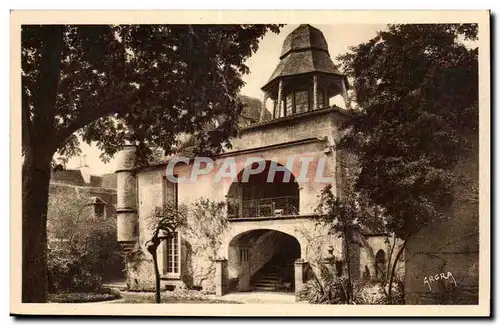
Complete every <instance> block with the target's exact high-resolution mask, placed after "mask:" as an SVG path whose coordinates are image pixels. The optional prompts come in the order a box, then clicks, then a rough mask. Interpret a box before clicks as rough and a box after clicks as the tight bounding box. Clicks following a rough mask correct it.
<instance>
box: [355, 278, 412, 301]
mask: <svg viewBox="0 0 500 326" xmlns="http://www.w3.org/2000/svg"><path fill="white" fill-rule="evenodd" d="M387 293H388V285H385V286H384V285H383V284H382V283H379V282H377V283H370V282H365V283H358V284H356V285H355V286H354V303H356V304H364V305H376V304H404V291H403V288H402V284H401V283H400V282H396V283H394V284H393V288H392V296H391V298H389V297H388V294H387Z"/></svg>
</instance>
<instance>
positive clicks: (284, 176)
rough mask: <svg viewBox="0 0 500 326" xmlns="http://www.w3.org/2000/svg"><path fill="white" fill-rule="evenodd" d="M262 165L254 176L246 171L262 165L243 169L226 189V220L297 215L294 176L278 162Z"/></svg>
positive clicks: (297, 203)
mask: <svg viewBox="0 0 500 326" xmlns="http://www.w3.org/2000/svg"><path fill="white" fill-rule="evenodd" d="M263 163H264V164H265V166H264V167H263V170H262V172H260V173H257V174H253V173H251V172H250V173H249V171H250V170H253V171H256V170H257V168H258V165H259V164H262V162H255V163H253V164H251V165H249V166H247V167H245V168H244V169H243V170H242V171H240V173H239V174H238V177H237V180H235V181H234V182H233V183H232V184H231V186H230V187H229V191H228V194H227V196H226V197H227V204H228V218H229V219H234V218H255V217H273V216H294V215H299V214H300V211H299V203H300V197H299V185H298V183H297V181H296V180H295V177H294V175H293V174H292V173H291V171H289V170H288V169H286V168H285V167H284V166H283V165H281V164H279V163H275V162H274V164H272V162H271V161H263ZM273 165H274V167H275V168H273ZM245 171H246V172H245ZM245 173H246V176H245Z"/></svg>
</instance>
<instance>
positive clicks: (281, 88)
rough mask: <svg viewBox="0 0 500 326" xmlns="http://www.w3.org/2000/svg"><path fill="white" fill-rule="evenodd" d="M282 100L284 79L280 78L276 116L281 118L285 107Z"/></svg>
mask: <svg viewBox="0 0 500 326" xmlns="http://www.w3.org/2000/svg"><path fill="white" fill-rule="evenodd" d="M282 102H283V81H282V80H281V79H280V81H279V84H278V105H277V107H278V110H277V111H278V116H277V117H274V118H281V117H283V116H284V114H283V111H284V107H283V103H282Z"/></svg>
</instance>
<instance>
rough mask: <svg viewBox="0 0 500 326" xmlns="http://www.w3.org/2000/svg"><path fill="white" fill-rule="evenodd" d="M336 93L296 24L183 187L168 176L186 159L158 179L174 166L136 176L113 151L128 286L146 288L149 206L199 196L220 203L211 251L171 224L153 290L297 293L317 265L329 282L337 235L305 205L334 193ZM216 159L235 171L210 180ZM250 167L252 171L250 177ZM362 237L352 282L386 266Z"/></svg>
mask: <svg viewBox="0 0 500 326" xmlns="http://www.w3.org/2000/svg"><path fill="white" fill-rule="evenodd" d="M347 88H348V85H347V79H346V77H345V76H344V75H343V74H342V73H341V72H340V71H339V70H338V69H337V68H336V67H335V65H334V63H333V62H332V59H331V58H330V54H329V51H328V45H327V42H326V40H325V37H324V36H323V34H322V32H321V31H320V30H318V29H317V28H314V27H312V26H310V25H300V26H299V27H298V28H297V29H295V30H294V31H293V32H291V33H290V34H289V35H288V36H287V37H286V39H285V41H284V44H283V47H282V52H281V56H280V62H279V65H278V66H277V67H276V69H275V71H274V72H273V73H272V74H271V77H270V78H269V81H268V82H267V83H266V84H265V85H263V86H262V91H263V93H264V101H263V103H262V108H261V110H259V111H260V113H259V117H258V119H246V120H245V121H246V122H245V125H244V126H243V127H242V128H241V130H240V135H239V137H238V138H235V139H232V140H231V143H232V145H233V147H232V148H231V149H227V150H226V151H224V152H223V153H221V154H219V155H217V156H215V157H214V162H215V164H214V169H213V170H212V171H211V172H210V173H206V174H203V175H200V176H199V177H198V178H197V179H196V181H195V182H180V181H179V182H172V181H171V180H170V178H169V174H168V173H171V174H172V175H174V176H175V178H177V179H178V180H180V179H183V178H189V176H190V175H191V173H193V166H194V162H195V160H188V161H183V162H177V163H176V164H175V166H174V167H173V170H172V171H170V172H167V170H168V169H167V168H168V166H169V163H171V162H172V161H173V160H175V159H176V158H175V157H161V158H160V159H158V160H157V161H156V162H152V163H151V164H150V165H149V166H148V167H146V168H141V169H137V168H136V167H135V166H134V162H135V149H134V147H133V146H128V147H125V148H124V149H123V151H121V152H120V153H119V154H118V157H117V162H118V163H117V166H118V168H117V171H116V174H117V185H118V198H117V212H118V213H117V214H118V216H117V221H118V240H119V241H120V243H122V246H123V248H124V250H126V251H127V252H129V257H130V258H129V261H128V264H129V266H128V268H129V269H128V286H129V288H131V289H134V288H135V289H151V288H152V287H153V284H154V278H153V277H154V274H153V270H152V265H151V261H150V260H149V259H148V257H149V256H148V254H147V253H146V251H145V249H144V244H145V242H146V241H147V240H148V239H149V236H150V229H149V228H148V225H149V224H150V223H149V221H148V218H150V216H151V215H150V214H151V211H152V210H153V209H154V207H159V206H162V205H163V204H164V203H166V202H169V201H173V202H175V203H179V204H180V203H182V204H188V205H189V204H191V203H194V202H196V201H197V200H198V199H200V198H206V199H209V200H212V201H215V202H225V203H227V212H226V213H225V214H221V216H220V219H227V221H228V226H227V229H226V230H225V232H223V233H221V234H220V235H219V237H218V238H219V243H220V246H219V247H218V248H217V255H216V257H211V259H208V258H207V257H206V256H196V255H194V254H193V253H192V252H190V248H191V247H192V242H193V241H196V239H193V238H190V237H189V236H186V234H183V230H182V228H181V229H180V230H178V232H177V233H176V235H175V236H174V237H173V238H171V239H168V241H164V246H163V247H160V248H159V265H160V273H161V279H162V285H163V286H167V285H169V284H170V285H172V284H174V285H175V284H176V285H181V284H182V285H183V284H185V285H187V286H197V287H202V288H204V289H215V291H216V293H218V294H224V293H227V292H230V291H251V290H279V291H298V290H299V289H300V288H301V287H302V286H303V284H304V282H305V281H307V279H308V278H310V277H311V273H314V272H317V271H316V268H317V267H318V264H326V263H327V264H330V265H332V268H333V269H334V270H336V271H337V272H338V273H339V274H341V273H342V272H343V269H344V268H345V264H344V262H345V257H344V256H345V255H344V252H343V249H342V248H343V246H342V239H341V238H339V237H337V236H335V235H330V234H328V232H327V230H326V229H325V228H324V227H321V226H319V225H318V224H317V220H318V219H317V215H316V214H315V208H316V206H317V204H318V195H319V194H320V192H321V191H322V189H324V187H325V186H327V185H331V186H332V189H333V191H334V192H335V193H336V194H341V192H342V189H343V175H344V169H343V167H342V161H343V160H344V157H343V155H342V153H340V152H338V151H336V150H335V149H334V145H335V143H336V142H337V141H338V140H339V139H340V137H341V131H340V129H339V124H340V123H341V122H342V120H343V119H345V116H346V110H348V109H349V103H348V101H347V99H346V92H347ZM338 97H340V98H343V99H345V101H343V102H344V103H345V105H344V106H343V107H340V106H336V105H333V102H334V99H335V98H338ZM268 102H270V103H268ZM292 158H293V159H292ZM228 162H231V164H234V165H235V166H236V167H237V168H236V171H230V172H227V173H225V174H224V177H220V175H221V174H219V177H218V176H217V173H220V171H221V169H222V170H223V171H225V169H226V168H227V169H229V170H231V166H230V164H228ZM258 162H260V163H258ZM261 163H262V164H261ZM256 165H257V166H260V167H261V171H259V172H258V173H256V172H255V170H256ZM249 170H252V171H253V172H254V173H248V172H247V175H246V178H247V179H248V180H247V182H244V181H245V180H244V179H245V173H246V172H245V171H249ZM270 171H275V172H276V171H277V172H276V173H274V174H273V173H270ZM228 175H229V176H228ZM271 175H272V176H271ZM269 181H271V182H269ZM366 239H367V240H366V241H365V244H364V245H361V244H360V245H357V246H356V248H355V250H352V251H353V252H354V256H355V258H353V259H351V262H352V270H353V274H354V275H355V277H356V278H360V277H362V275H365V277H366V275H370V276H368V277H370V278H377V277H381V274H380V273H381V272H383V271H385V266H386V265H385V264H387V263H388V262H387V253H388V251H389V244H388V243H387V242H386V241H385V239H386V236H385V235H383V234H372V235H367V236H366ZM138 257H142V258H138ZM193 264H198V265H200V264H201V265H204V266H206V268H205V269H204V272H203V273H204V277H200V275H196V272H195V269H194V268H193V267H192V265H193Z"/></svg>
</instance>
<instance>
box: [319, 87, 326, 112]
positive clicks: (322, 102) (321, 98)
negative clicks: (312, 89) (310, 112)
mask: <svg viewBox="0 0 500 326" xmlns="http://www.w3.org/2000/svg"><path fill="white" fill-rule="evenodd" d="M324 107H326V104H325V92H323V90H321V89H319V90H318V109H322V108H324Z"/></svg>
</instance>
